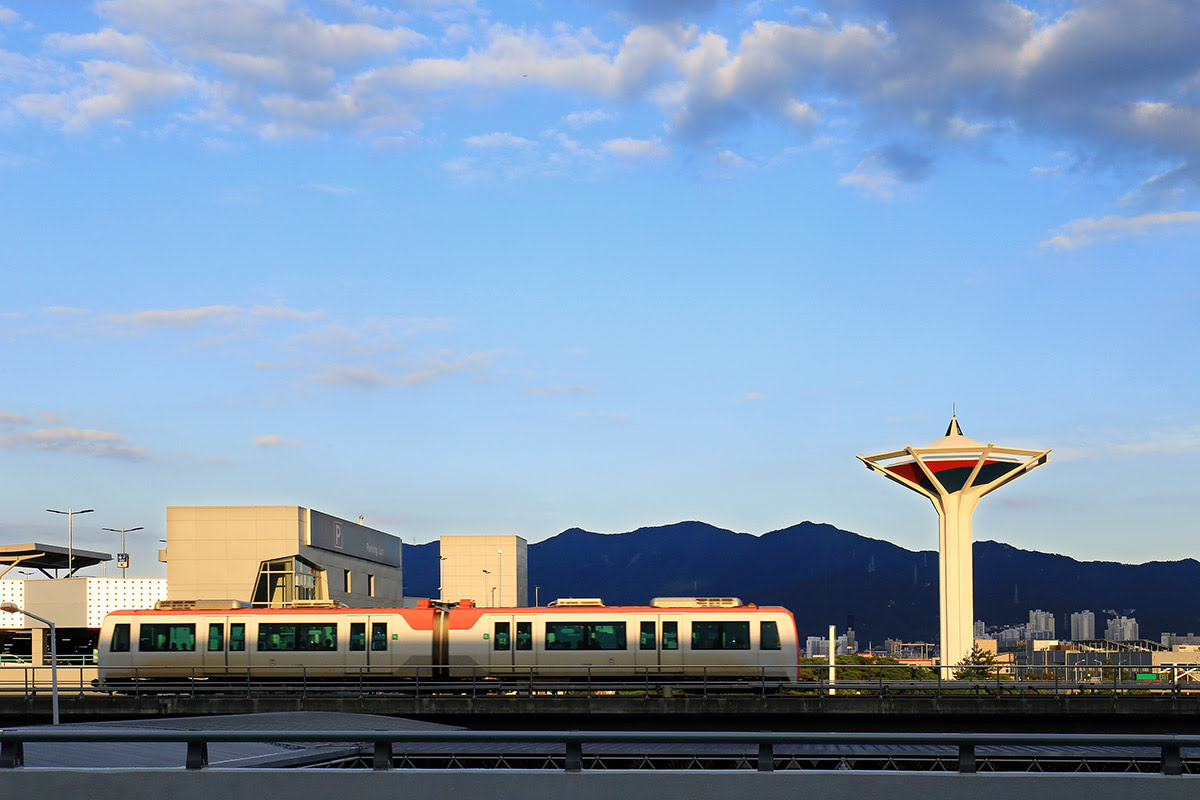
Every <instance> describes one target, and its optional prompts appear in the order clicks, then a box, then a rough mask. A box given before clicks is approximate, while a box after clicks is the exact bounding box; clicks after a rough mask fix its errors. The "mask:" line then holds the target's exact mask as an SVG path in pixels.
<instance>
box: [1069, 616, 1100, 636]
mask: <svg viewBox="0 0 1200 800" xmlns="http://www.w3.org/2000/svg"><path fill="white" fill-rule="evenodd" d="M1095 638H1096V615H1095V614H1093V613H1092V612H1091V611H1088V610H1087V609H1084V610H1083V611H1076V612H1075V613H1074V614H1072V615H1071V640H1072V641H1076V642H1078V641H1082V640H1085V639H1095Z"/></svg>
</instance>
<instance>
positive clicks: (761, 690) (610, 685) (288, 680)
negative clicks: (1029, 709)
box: [0, 665, 1200, 698]
mask: <svg viewBox="0 0 1200 800" xmlns="http://www.w3.org/2000/svg"><path fill="white" fill-rule="evenodd" d="M448 669H451V670H453V671H454V672H453V673H452V674H457V675H458V676H459V677H455V678H452V679H447V678H441V677H434V675H435V672H434V668H432V667H429V666H420V667H394V666H388V667H328V666H323V667H296V666H264V667H249V668H222V669H220V670H214V669H212V668H204V667H172V668H169V669H164V668H144V669H135V670H132V671H131V670H130V669H129V668H119V669H118V668H114V669H113V670H111V671H106V670H105V668H102V667H94V666H62V665H60V666H59V667H58V687H59V692H60V693H63V694H68V695H80V696H84V695H112V694H121V695H132V696H140V695H176V696H187V697H198V696H235V697H236V696H241V697H250V696H260V695H291V696H300V697H308V696H342V697H347V696H350V697H354V696H357V697H367V696H378V695H391V696H398V697H399V696H402V697H423V696H446V695H456V696H471V697H478V696H501V697H503V696H510V697H531V696H536V695H554V694H562V695H580V694H583V695H590V696H598V697H602V696H626V697H628V696H638V695H640V696H645V697H673V696H692V695H700V696H705V697H707V696H710V695H726V694H730V695H732V694H740V695H747V694H756V695H761V696H768V695H770V696H777V697H787V696H812V695H833V694H837V695H851V696H854V695H860V696H861V695H868V696H897V697H899V696H929V697H949V696H963V695H975V696H1037V695H1051V696H1078V695H1114V696H1122V695H1123V696H1146V695H1170V696H1180V697H1192V696H1194V697H1197V698H1200V679H1196V677H1197V676H1196V667H1194V666H1179V667H1166V668H1162V669H1161V670H1160V672H1158V673H1145V672H1141V673H1139V672H1136V671H1135V670H1132V669H1125V668H1115V667H1102V668H1097V669H1096V670H1095V672H1094V674H1081V673H1080V671H1079V669H1078V668H1077V667H1061V666H1059V667H1038V668H1037V670H1036V672H1034V671H1032V670H1030V671H1026V672H1025V673H1022V674H1018V676H1016V677H1014V676H1010V675H986V676H973V675H969V674H968V675H965V676H963V677H960V678H958V679H953V678H952V676H953V675H954V672H955V671H958V672H959V674H960V675H962V672H961V670H957V668H946V669H945V670H940V671H939V670H923V671H918V670H914V669H913V668H910V667H896V666H891V665H885V666H854V667H839V669H838V672H841V673H842V674H843V675H846V674H849V675H851V676H853V677H838V678H836V680H830V679H829V677H828V670H827V668H822V669H819V670H817V672H816V677H815V678H813V679H809V680H800V681H784V680H780V679H779V678H778V677H773V676H771V675H770V673H769V670H770V669H772V668H768V667H763V668H754V667H751V668H739V669H738V670H737V673H740V674H733V671H732V670H731V668H730V667H729V666H728V665H691V666H689V667H688V672H687V673H686V674H682V675H664V674H662V673H661V672H660V671H659V670H657V669H656V668H645V667H638V668H632V667H615V666H612V667H610V666H581V667H575V668H567V667H555V668H554V673H553V674H552V675H546V674H544V670H545V668H539V667H507V668H503V669H498V668H497V667H486V666H484V667H468V666H461V665H453V666H451V667H449V668H448ZM802 674H803V673H802ZM51 675H52V672H51V668H50V667H48V666H28V665H3V666H0V698H4V697H9V698H13V697H26V698H28V697H33V696H36V695H42V694H44V693H46V692H48V691H49V690H50V688H51V683H52V681H51ZM1148 675H1149V676H1151V677H1147V676H1148Z"/></svg>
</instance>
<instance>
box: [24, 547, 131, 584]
mask: <svg viewBox="0 0 1200 800" xmlns="http://www.w3.org/2000/svg"><path fill="white" fill-rule="evenodd" d="M103 561H112V556H111V555H109V554H108V553H99V552H96V551H93V550H80V549H79V548H78V547H74V548H68V547H59V546H58V545H56V544H39V543H37V542H30V543H29V544H5V545H0V565H7V566H6V567H5V569H4V571H3V572H0V578H3V577H4V576H5V575H7V574H8V573H9V570H11V569H13V568H14V567H18V566H19V567H32V568H33V569H36V570H38V571H39V572H41V573H42V574H43V575H45V576H46V577H47V578H57V577H58V571H59V570H60V569H68V564H70V567H69V569H70V570H71V575H73V574H75V573H76V572H78V571H79V570H81V569H83V568H84V567H93V566H95V565H96V564H99V563H101V562H103ZM51 569H52V570H54V573H55V574H54V575H51V574H50V573H49V572H47V571H46V570H51ZM71 575H68V576H67V577H68V578H69V577H71Z"/></svg>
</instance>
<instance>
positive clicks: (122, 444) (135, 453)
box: [0, 428, 146, 461]
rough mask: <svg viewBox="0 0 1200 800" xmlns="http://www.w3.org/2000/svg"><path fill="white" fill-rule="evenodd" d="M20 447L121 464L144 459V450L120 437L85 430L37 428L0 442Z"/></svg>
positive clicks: (8, 445)
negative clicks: (101, 458)
mask: <svg viewBox="0 0 1200 800" xmlns="http://www.w3.org/2000/svg"><path fill="white" fill-rule="evenodd" d="M23 446H27V447H35V448H37V449H39V450H60V451H64V452H71V453H83V454H86V455H93V456H100V457H105V458H118V459H122V460H125V461H142V460H145V458H146V449H145V448H144V447H135V446H133V445H131V444H130V443H129V442H128V440H126V439H125V437H124V436H121V435H120V434H117V433H112V432H110V431H99V430H93V429H89V428H40V429H38V430H33V431H25V432H22V433H13V434H9V435H8V436H5V437H3V438H0V447H4V448H9V447H23Z"/></svg>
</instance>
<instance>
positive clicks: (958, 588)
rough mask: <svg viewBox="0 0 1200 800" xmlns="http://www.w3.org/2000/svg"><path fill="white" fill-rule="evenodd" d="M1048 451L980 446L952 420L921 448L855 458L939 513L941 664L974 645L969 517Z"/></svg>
mask: <svg viewBox="0 0 1200 800" xmlns="http://www.w3.org/2000/svg"><path fill="white" fill-rule="evenodd" d="M1049 453H1050V451H1049V450H1026V449H1023V448H1018V447H997V446H996V445H994V444H986V445H985V444H983V443H981V442H977V441H975V440H974V439H969V438H967V437H966V436H964V435H963V432H962V428H961V427H959V424H958V417H956V416H955V417H951V419H950V425H949V426H948V427H947V428H946V435H945V436H943V437H942V438H940V439H937V440H936V441H933V442H930V443H929V444H927V445H925V446H924V447H905V448H904V449H902V450H892V451H890V452H887V453H877V454H876V455H873V456H858V458H859V460H861V461H862V462H863V463H864V464H865V465H866V466H867V468H868V469H870V470H872V471H874V472H878V473H879V474H880V475H883V476H884V477H885V478H888V479H890V480H893V481H895V482H896V483H899V484H900V485H901V486H904V487H907V488H909V489H911V490H913V491H914V492H917V493H918V494H921V495H924V496H925V497H927V498H929V500H930V502H932V503H933V507H934V508H935V509H937V512H938V571H939V577H940V586H939V590H940V591H939V594H940V611H941V638H940V644H941V654H942V664H944V665H945V664H958V663H960V662H961V661H962V659H963V657H964V656H966V655H967V653H969V652H970V651H971V647H972V645H973V644H974V631H973V622H974V620H975V598H974V590H975V584H974V576H973V570H974V567H973V563H972V554H971V515H972V514H973V513H974V511H975V506H976V505H977V504H978V503H979V500H980V499H981V498H982V497H984V495H987V494H990V493H991V492H994V491H996V490H997V489H999V488H1000V487H1001V486H1003V485H1004V484H1006V483H1009V482H1011V481H1013V480H1016V479H1017V478H1019V477H1021V476H1022V475H1024V474H1025V473H1027V472H1030V471H1031V470H1034V469H1036V468H1037V467H1039V466H1041V465H1042V464H1045V463H1046V462H1047V461H1048V460H1049V458H1048V456H1049Z"/></svg>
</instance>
